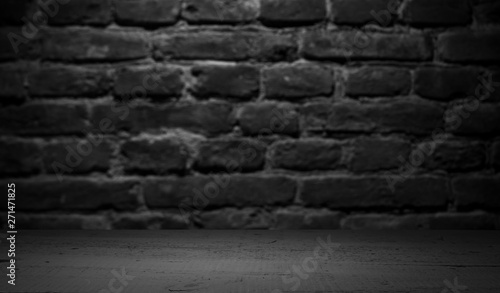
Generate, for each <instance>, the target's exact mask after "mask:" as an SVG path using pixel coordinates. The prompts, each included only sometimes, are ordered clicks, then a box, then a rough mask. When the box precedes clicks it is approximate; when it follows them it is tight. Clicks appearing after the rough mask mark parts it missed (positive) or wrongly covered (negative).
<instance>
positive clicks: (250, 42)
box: [154, 31, 297, 61]
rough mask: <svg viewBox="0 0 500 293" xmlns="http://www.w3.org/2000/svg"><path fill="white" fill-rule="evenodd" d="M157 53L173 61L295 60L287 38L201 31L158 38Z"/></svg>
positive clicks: (241, 32) (290, 39) (251, 33)
mask: <svg viewBox="0 0 500 293" xmlns="http://www.w3.org/2000/svg"><path fill="white" fill-rule="evenodd" d="M154 44H155V48H156V49H157V51H158V53H159V54H161V55H163V56H165V57H169V58H174V59H188V60H189V59H213V60H229V61H241V60H248V59H257V60H263V61H285V60H293V59H295V58H296V55H297V54H296V52H297V44H296V43H295V42H294V40H293V37H292V36H291V35H290V34H277V33H271V32H251V31H233V32H218V31H201V32H185V33H175V34H162V35H158V36H156V37H155V38H154Z"/></svg>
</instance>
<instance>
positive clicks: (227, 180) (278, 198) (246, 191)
mask: <svg viewBox="0 0 500 293" xmlns="http://www.w3.org/2000/svg"><path fill="white" fill-rule="evenodd" d="M143 185H144V186H143V190H144V196H145V198H146V204H147V205H148V206H149V207H151V208H178V207H179V206H180V205H181V204H184V205H186V207H193V208H195V209H196V210H203V209H205V208H214V207H222V206H228V205H229V206H236V207H245V206H267V205H283V204H289V203H291V201H292V200H293V198H294V196H295V191H296V188H297V187H296V182H295V181H294V180H293V179H290V178H288V177H284V176H259V175H248V176H247V175H231V176H230V175H219V176H190V177H181V178H176V177H172V178H166V179H151V180H147V181H145V182H144V183H143ZM181 207H182V206H181Z"/></svg>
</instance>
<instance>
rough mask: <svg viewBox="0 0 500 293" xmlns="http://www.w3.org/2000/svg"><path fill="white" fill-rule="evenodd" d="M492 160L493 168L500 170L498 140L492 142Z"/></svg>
mask: <svg viewBox="0 0 500 293" xmlns="http://www.w3.org/2000/svg"><path fill="white" fill-rule="evenodd" d="M492 162H493V166H494V167H495V169H497V170H500V142H495V143H494V144H493V154H492Z"/></svg>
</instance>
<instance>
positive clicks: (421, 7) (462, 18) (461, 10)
mask: <svg viewBox="0 0 500 293" xmlns="http://www.w3.org/2000/svg"><path fill="white" fill-rule="evenodd" d="M402 18H403V21H404V22H406V23H409V24H412V25H419V26H432V25H437V26H446V25H463V24H467V23H469V22H470V21H471V9H470V5H469V2H468V1H467V0H410V1H408V3H406V5H405V7H404V8H403V16H402Z"/></svg>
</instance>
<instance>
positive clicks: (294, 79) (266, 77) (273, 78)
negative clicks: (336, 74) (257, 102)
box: [262, 64, 334, 100]
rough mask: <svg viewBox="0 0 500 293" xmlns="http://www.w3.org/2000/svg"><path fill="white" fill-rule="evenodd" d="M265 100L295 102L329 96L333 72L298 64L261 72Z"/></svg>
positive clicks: (331, 90) (332, 85)
mask: <svg viewBox="0 0 500 293" xmlns="http://www.w3.org/2000/svg"><path fill="white" fill-rule="evenodd" d="M262 74H263V77H262V78H263V85H264V91H265V98H267V99H279V100H282V99H286V100H297V99H301V98H308V97H315V96H321V95H325V96H328V95H331V94H332V93H333V89H334V81H333V71H332V70H331V69H329V68H327V67H324V66H318V65H311V64H300V65H282V66H274V67H270V68H265V69H264V70H263V73H262Z"/></svg>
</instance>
